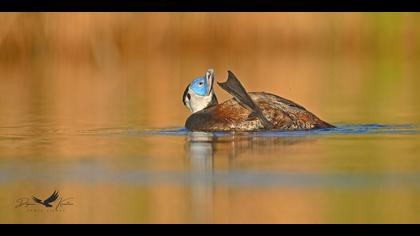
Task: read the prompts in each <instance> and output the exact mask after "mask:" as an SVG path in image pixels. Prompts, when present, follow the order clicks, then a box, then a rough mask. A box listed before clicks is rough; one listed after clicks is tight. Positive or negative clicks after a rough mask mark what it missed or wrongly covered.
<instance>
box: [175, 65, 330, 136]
mask: <svg viewBox="0 0 420 236" xmlns="http://www.w3.org/2000/svg"><path fill="white" fill-rule="evenodd" d="M228 73H229V77H228V80H227V81H226V82H224V83H218V84H219V86H220V87H222V88H223V89H224V90H226V91H227V92H228V93H230V94H231V95H233V97H234V98H233V99H230V100H227V101H225V102H223V103H220V104H219V103H218V101H217V98H216V95H215V94H214V90H213V84H214V71H213V70H212V69H209V70H208V71H207V73H206V76H205V77H199V78H197V79H195V80H194V81H193V82H192V83H191V84H190V85H189V86H188V87H187V89H186V90H185V92H184V96H183V102H184V104H185V106H186V107H187V108H188V109H190V111H191V112H192V113H193V114H192V115H191V116H190V117H188V119H187V121H186V124H185V126H186V128H187V129H189V130H192V131H207V132H212V131H257V130H308V129H321V128H334V126H333V125H330V124H328V123H327V122H325V121H322V120H321V119H319V118H318V117H317V116H315V115H314V114H312V113H311V112H309V111H307V110H306V109H305V108H304V107H302V106H300V105H298V104H296V103H294V102H292V101H290V100H287V99H284V98H282V97H279V96H276V95H273V94H269V93H265V92H252V93H247V92H246V90H245V88H244V87H243V86H242V84H241V83H240V82H239V80H238V79H237V78H236V77H235V75H234V74H233V73H232V72H231V71H229V72H228Z"/></svg>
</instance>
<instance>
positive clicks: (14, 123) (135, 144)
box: [0, 13, 420, 223]
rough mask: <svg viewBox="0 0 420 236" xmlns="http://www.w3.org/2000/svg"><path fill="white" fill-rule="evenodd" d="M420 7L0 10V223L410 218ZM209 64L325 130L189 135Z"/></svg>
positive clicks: (419, 120) (419, 165)
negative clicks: (193, 103)
mask: <svg viewBox="0 0 420 236" xmlns="http://www.w3.org/2000/svg"><path fill="white" fill-rule="evenodd" d="M419 20H420V14H417V13H8V14H0V22H2V24H0V52H1V53H0V223H250V222H253V223H290V222H291V223H326V222H328V223H420V186H419V185H420V184H419V183H420V106H419V102H418V101H420V93H419V92H418V88H419V87H420V80H419V79H418V78H419V76H418V75H419V74H420V66H419V62H420V60H419V59H420V56H419V55H420V53H419V52H420V51H419V50H420V43H419V42H420V28H419V27H418V22H419ZM209 67H212V68H214V69H215V70H216V80H217V81H218V82H222V81H224V80H225V79H226V78H227V70H232V71H233V72H234V73H235V74H236V75H237V76H238V78H239V79H240V80H241V81H242V83H243V84H244V86H245V87H246V88H247V89H248V90H249V91H266V92H271V93H274V94H278V95H280V96H283V97H285V98H288V99H291V100H293V101H295V102H297V103H299V104H301V105H303V106H304V107H305V108H307V109H308V110H310V111H311V112H313V113H315V114H316V115H318V116H319V117H320V118H321V119H323V120H325V121H327V122H329V123H332V124H334V125H337V128H335V129H326V130H314V131H297V132H277V131H268V132H249V133H246V132H244V133H213V134H208V133H189V132H188V131H187V130H185V129H184V128H183V124H184V122H185V120H186V118H187V117H188V116H189V115H190V114H189V111H188V110H187V109H186V108H185V107H184V106H183V104H182V101H181V96H182V93H183V91H184V90H185V87H186V86H187V84H188V83H189V82H191V80H192V79H194V78H195V77H197V76H201V75H203V73H204V72H205V71H206V70H207V69H208V68H209ZM215 91H216V94H217V96H218V99H219V101H225V100H226V99H230V98H231V97H230V95H229V94H227V93H226V92H224V91H223V90H222V89H220V88H219V87H217V86H216V87H215ZM55 190H57V191H59V195H60V198H59V199H58V200H57V201H56V202H54V208H51V209H50V208H48V209H47V208H45V207H43V206H41V205H32V204H34V203H33V201H32V196H35V197H37V198H39V199H41V200H45V199H47V198H48V197H49V196H50V195H51V194H52V193H53V192H54V191H55ZM57 206H59V207H58V208H57Z"/></svg>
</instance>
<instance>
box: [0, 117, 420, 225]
mask: <svg viewBox="0 0 420 236" xmlns="http://www.w3.org/2000/svg"><path fill="white" fill-rule="evenodd" d="M27 128H28V127H1V128H0V144H1V147H2V150H5V149H6V146H11V147H10V148H13V149H14V151H13V153H14V154H18V153H21V154H22V155H21V157H12V156H10V155H9V156H8V157H7V156H6V157H5V158H2V160H1V161H0V185H1V186H2V193H3V194H2V196H1V198H2V199H1V208H2V209H3V211H1V213H0V219H1V220H2V222H66V223H67V222H71V223H76V222H132V223H148V222H162V223H163V222H171V223H190V222H191V223H215V222H216V223H219V222H220V223H228V222H229V223H246V222H336V223H340V222H372V223H374V222H417V223H418V222H419V221H418V219H419V217H420V215H419V211H418V209H419V204H418V198H419V197H420V172H419V167H420V161H419V160H418V155H417V154H418V151H419V141H420V126H418V125H378V124H367V125H338V127H337V128H335V129H325V130H314V131H298V132H278V131H268V132H250V133H214V134H212V133H200V132H194V133H191V132H188V131H187V130H185V129H184V128H172V129H162V130H150V129H149V130H144V129H138V128H102V129H90V130H78V131H77V132H74V133H70V132H69V133H66V131H60V130H50V131H49V130H43V131H42V132H41V133H42V134H41V135H39V134H37V135H34V136H31V135H22V134H23V133H25V130H26V129H27ZM11 130H14V131H15V133H16V131H17V130H19V131H21V133H22V134H21V135H10V133H11V132H10V131H11ZM17 133H20V132H17ZM36 140H39V141H38V143H37V144H34V142H35V141H36ZM51 140H55V142H58V143H60V142H65V143H67V142H69V143H71V142H77V143H78V150H73V151H72V152H76V153H80V154H79V155H78V156H77V158H75V157H74V154H73V155H72V156H67V155H66V153H65V151H64V152H63V153H61V155H58V154H57V153H59V152H60V151H59V150H55V151H54V149H59V146H60V145H54V146H53V147H52V146H50V142H51ZM57 140H59V141H57ZM60 140H61V141H60ZM31 142H32V143H33V144H32V145H30V147H25V145H20V148H19V150H16V148H17V147H16V146H15V147H13V145H14V144H16V143H20V144H25V143H27V145H29V143H31ZM57 146H58V147H57ZM28 148H29V149H31V151H30V152H31V153H36V152H39V151H40V150H42V149H43V148H44V149H48V148H51V150H52V151H51V152H47V153H49V155H40V156H31V155H24V154H25V153H28V152H29V150H25V149H28ZM402 153H404V155H401V154H402ZM55 189H57V190H59V191H60V193H61V194H63V195H65V196H66V197H71V198H72V199H73V200H72V201H73V202H72V203H73V204H74V205H73V206H67V208H65V209H64V210H63V211H60V212H55V211H52V212H46V211H40V212H36V211H35V212H32V211H30V210H28V209H25V208H15V207H16V201H17V200H18V199H20V198H21V197H25V196H32V195H41V196H42V197H48V195H49V194H51V193H52V191H53V190H55ZM50 192H51V193H50ZM29 208H30V207H29ZM41 210H42V208H41ZM366 212H368V213H369V214H366ZM116 215H117V216H118V217H115V216H116Z"/></svg>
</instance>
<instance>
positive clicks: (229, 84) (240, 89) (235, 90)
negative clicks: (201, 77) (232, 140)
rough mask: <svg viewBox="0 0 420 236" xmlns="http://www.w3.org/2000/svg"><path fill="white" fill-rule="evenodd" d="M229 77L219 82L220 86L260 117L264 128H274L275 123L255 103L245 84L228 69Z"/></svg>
mask: <svg viewBox="0 0 420 236" xmlns="http://www.w3.org/2000/svg"><path fill="white" fill-rule="evenodd" d="M228 74H229V75H228V79H227V81H226V82H224V83H218V84H219V86H220V87H221V88H222V89H224V90H226V92H228V93H230V94H231V95H232V96H233V97H234V98H235V99H236V100H237V101H238V102H239V104H241V105H242V106H244V107H245V108H246V109H248V110H249V111H250V112H251V115H252V116H256V117H258V119H259V120H260V121H261V123H262V124H263V126H264V128H266V129H272V128H273V127H274V125H273V124H272V123H271V122H270V121H269V120H268V119H267V118H266V117H265V116H264V114H263V113H262V112H261V109H260V108H259V107H258V106H257V105H256V104H255V102H254V101H253V100H252V99H251V97H250V96H249V94H248V93H247V92H246V90H245V88H244V86H242V84H241V82H239V80H238V79H237V78H236V76H235V75H234V74H233V73H232V72H231V71H228Z"/></svg>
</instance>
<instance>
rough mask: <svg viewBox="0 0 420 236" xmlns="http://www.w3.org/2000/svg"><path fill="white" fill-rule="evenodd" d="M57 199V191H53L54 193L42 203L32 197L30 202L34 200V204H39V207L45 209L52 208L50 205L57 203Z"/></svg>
mask: <svg viewBox="0 0 420 236" xmlns="http://www.w3.org/2000/svg"><path fill="white" fill-rule="evenodd" d="M58 197H59V195H58V191H54V193H53V194H52V195H51V196H50V197H49V198H48V199H46V200H44V201H42V200H41V199H39V198H37V197H35V196H32V200H34V202H36V203H38V204H41V205H43V206H45V207H53V206H52V205H51V203H53V202H55V201H57V199H58Z"/></svg>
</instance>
